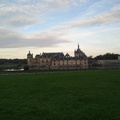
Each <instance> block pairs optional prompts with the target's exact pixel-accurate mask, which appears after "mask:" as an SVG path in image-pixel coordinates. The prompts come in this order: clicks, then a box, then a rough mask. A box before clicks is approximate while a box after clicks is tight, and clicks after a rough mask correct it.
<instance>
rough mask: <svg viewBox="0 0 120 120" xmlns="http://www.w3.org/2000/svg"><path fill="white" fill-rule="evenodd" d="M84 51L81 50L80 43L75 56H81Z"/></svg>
mask: <svg viewBox="0 0 120 120" xmlns="http://www.w3.org/2000/svg"><path fill="white" fill-rule="evenodd" d="M82 53H83V52H82V51H81V50H80V48H79V44H78V48H77V50H75V51H74V56H75V57H80V56H82Z"/></svg>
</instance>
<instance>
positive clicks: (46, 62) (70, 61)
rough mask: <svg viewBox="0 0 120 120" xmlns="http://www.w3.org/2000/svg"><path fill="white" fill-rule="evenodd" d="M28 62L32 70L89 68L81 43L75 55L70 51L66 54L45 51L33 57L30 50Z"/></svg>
mask: <svg viewBox="0 0 120 120" xmlns="http://www.w3.org/2000/svg"><path fill="white" fill-rule="evenodd" d="M27 63H28V66H29V69H30V70H44V69H85V68H88V59H87V56H86V55H85V53H84V52H83V51H81V50H80V48H79V44H78V48H77V50H75V51H74V57H71V56H70V55H69V54H68V53H67V54H66V55H64V54H63V52H54V53H44V52H43V53H42V54H37V55H36V56H35V58H33V54H31V53H30V51H29V53H28V54H27Z"/></svg>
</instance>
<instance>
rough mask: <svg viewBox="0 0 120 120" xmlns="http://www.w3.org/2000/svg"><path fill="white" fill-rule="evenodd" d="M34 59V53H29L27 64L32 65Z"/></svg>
mask: <svg viewBox="0 0 120 120" xmlns="http://www.w3.org/2000/svg"><path fill="white" fill-rule="evenodd" d="M32 59H33V54H31V53H30V51H29V53H28V54H27V64H28V65H30V64H31V62H32Z"/></svg>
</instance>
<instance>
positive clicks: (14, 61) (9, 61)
mask: <svg viewBox="0 0 120 120" xmlns="http://www.w3.org/2000/svg"><path fill="white" fill-rule="evenodd" d="M5 64H8V65H9V64H19V65H21V64H27V59H17V58H16V59H0V65H5Z"/></svg>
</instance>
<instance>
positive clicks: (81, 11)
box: [0, 0, 120, 59]
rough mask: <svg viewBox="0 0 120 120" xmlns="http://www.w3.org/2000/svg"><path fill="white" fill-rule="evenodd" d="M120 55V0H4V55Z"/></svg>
mask: <svg viewBox="0 0 120 120" xmlns="http://www.w3.org/2000/svg"><path fill="white" fill-rule="evenodd" d="M78 43H79V46H80V49H81V50H82V51H83V52H84V53H85V54H86V55H87V56H91V55H92V56H93V57H95V56H97V55H100V54H105V53H117V54H120V0H0V58H12V59H14V58H21V59H23V58H26V57H27V54H28V51H30V52H31V53H33V56H35V55H36V54H40V53H43V52H63V53H64V54H66V53H69V54H70V55H71V56H74V50H76V49H77V45H78Z"/></svg>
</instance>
